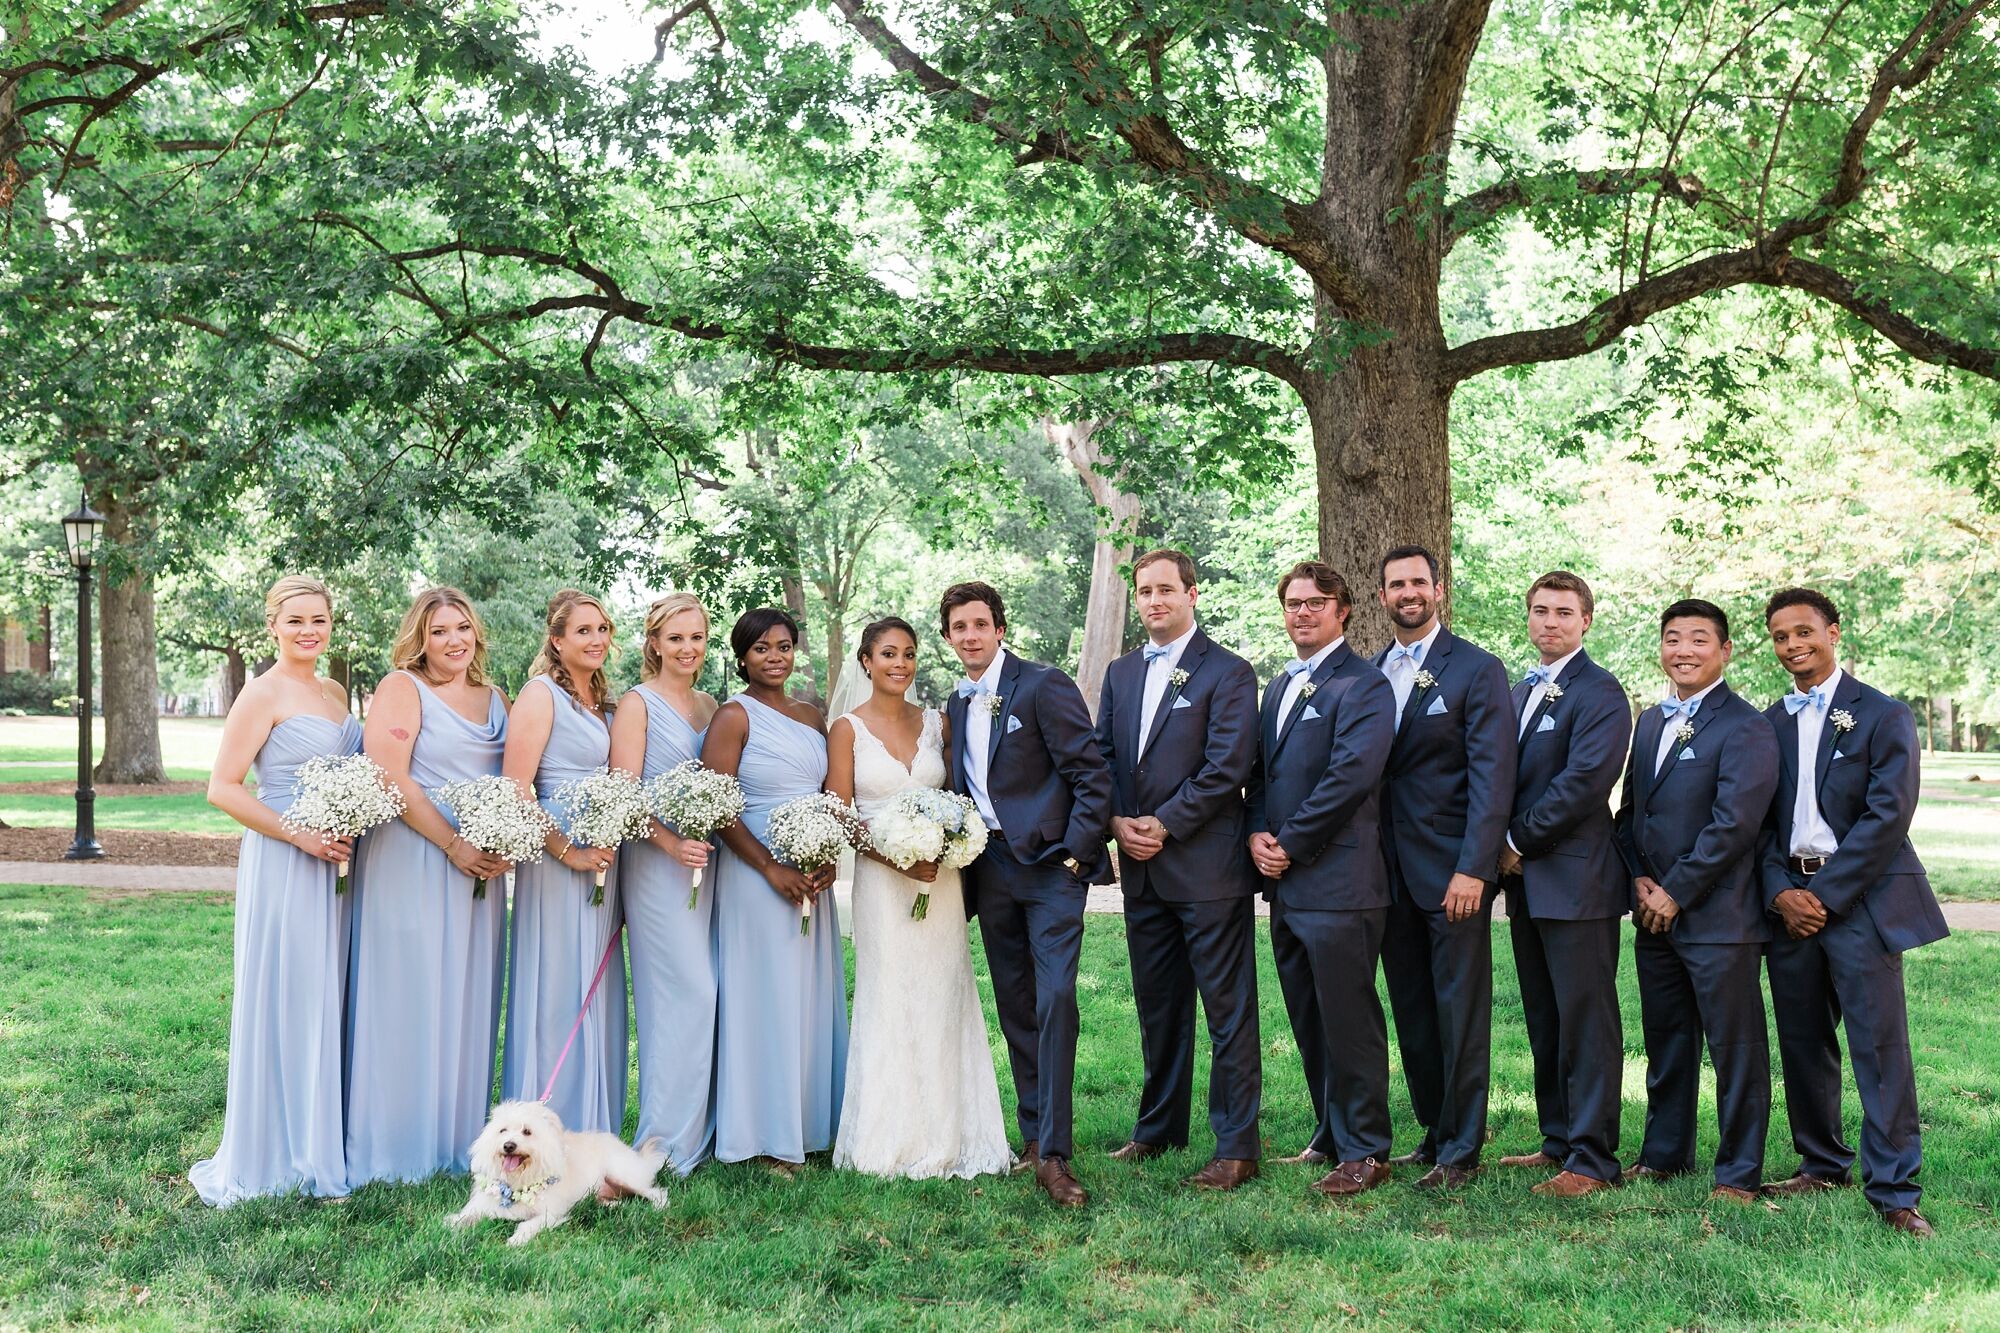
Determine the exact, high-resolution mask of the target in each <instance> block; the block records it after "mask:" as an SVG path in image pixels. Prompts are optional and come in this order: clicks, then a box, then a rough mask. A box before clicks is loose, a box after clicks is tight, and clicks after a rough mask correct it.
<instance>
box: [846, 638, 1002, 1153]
mask: <svg viewBox="0 0 2000 1333" xmlns="http://www.w3.org/2000/svg"><path fill="white" fill-rule="evenodd" d="M861 644H862V646H861V652H860V654H859V656H860V660H861V664H862V666H863V668H864V669H865V670H867V671H868V672H869V675H870V677H871V679H872V680H873V682H874V693H873V695H872V696H871V697H870V698H869V699H868V700H867V701H866V702H864V703H863V704H862V705H861V706H860V707H859V708H857V709H856V710H854V711H853V712H851V713H847V714H844V715H842V716H841V717H840V718H839V719H838V720H836V721H835V722H834V724H833V727H832V729H831V730H830V731H829V733H828V736H827V749H828V766H827V784H826V785H827V789H828V790H829V791H832V792H834V793H836V794H838V795H841V796H850V797H852V798H853V800H854V801H855V803H856V805H857V806H859V808H860V810H861V816H862V818H863V819H868V818H871V817H872V816H873V815H874V814H875V813H876V812H879V811H880V810H882V809H883V807H884V806H885V805H886V804H887V803H888V801H889V800H890V799H891V798H893V797H894V796H895V795H896V794H897V793H898V792H900V791H903V790H904V789H906V788H909V787H919V786H921V787H942V786H943V785H944V782H945V761H944V755H945V749H944V746H945V737H944V717H943V715H942V714H941V713H939V712H938V711H937V710H936V709H930V708H926V709H922V710H919V709H917V708H916V707H914V706H912V705H910V704H907V703H905V702H904V701H903V697H902V696H903V695H904V693H905V692H906V691H907V690H908V689H909V687H910V682H911V680H913V679H914V678H915V673H916V657H917V641H916V636H915V633H914V632H913V631H912V630H911V629H910V627H909V626H908V625H907V624H906V623H905V622H903V621H901V620H895V619H893V618H892V619H890V620H887V621H877V622H876V623H875V624H872V625H870V626H869V627H868V629H867V630H865V631H864V632H863V634H862V639H861ZM871 717H872V718H874V719H875V723H874V726H873V727H872V728H871V726H870V724H869V722H868V720H867V719H868V718H871ZM912 733H914V737H913V736H912ZM912 739H914V741H915V745H914V752H913V753H912V752H911V751H912V747H911V741H912ZM892 746H894V747H896V750H895V751H892V749H891V747H892ZM896 751H901V752H903V753H909V754H910V758H909V759H908V760H907V761H905V760H903V759H901V758H899V757H898V754H897V752H896ZM931 868H934V867H912V869H913V870H923V869H931ZM935 869H936V879H935V881H934V882H931V883H928V884H926V883H922V882H920V881H919V880H917V879H913V878H911V876H909V875H906V874H904V873H902V872H901V871H899V870H897V869H896V868H895V867H894V866H891V865H888V864H886V863H885V862H882V861H878V860H876V859H875V858H874V857H873V856H867V855H863V856H859V857H857V858H856V859H855V865H854V904H853V912H852V919H853V925H854V1018H853V1021H852V1023H851V1025H850V1029H849V1036H848V1047H847V1090H846V1094H845V1098H844V1100H843V1102H842V1104H841V1111H840V1130H839V1133H838V1134H837V1135H836V1137H835V1141H834V1149H833V1164H834V1165H835V1166H839V1167H848V1168H851V1169H853V1170H856V1171H865V1172H867V1173H868V1174H870V1175H876V1176H904V1177H908V1178H912V1179H925V1178H930V1177H937V1176H953V1177H958V1178H960V1179H969V1178H971V1177H973V1176H978V1175H987V1174H992V1173H1004V1172H1006V1171H1007V1170H1008V1168H1009V1167H1010V1165H1011V1164H1012V1161H1013V1154H1012V1153H1011V1151H1010V1150H1009V1148H1008V1146H1007V1131H1006V1127H1005V1125H1004V1124H1003V1122H1002V1121H1001V1118H1000V1088H999V1083H998V1081H997V1080H996V1078H995V1076H994V1072H993V1053H992V1049H991V1048H990V1047H989V1046H988V1044H987V1038H986V1017H985V1014H984V1012H983V1011H982V1010H981V1008H980V1004H979V990H978V986H977V985H976V983H975V982H974V980H973V976H972V957H971V954H970V953H969V952H968V950H967V947H966V938H965V898H964V895H963V894H962V893H961V891H960V889H959V881H958V872H957V871H956V870H946V869H942V868H935ZM924 891H928V892H929V893H930V909H929V912H928V914H927V915H926V916H925V918H924V919H923V920H921V921H916V920H912V919H911V917H910V908H911V905H912V904H913V903H914V902H915V900H916V896H917V894H918V893H920V892H924Z"/></svg>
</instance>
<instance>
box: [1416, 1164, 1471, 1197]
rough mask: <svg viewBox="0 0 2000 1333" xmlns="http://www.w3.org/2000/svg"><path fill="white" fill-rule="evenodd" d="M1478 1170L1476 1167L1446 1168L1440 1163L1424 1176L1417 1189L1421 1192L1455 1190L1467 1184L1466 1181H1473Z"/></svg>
mask: <svg viewBox="0 0 2000 1333" xmlns="http://www.w3.org/2000/svg"><path fill="white" fill-rule="evenodd" d="M1477 1169H1478V1168H1476V1167H1465V1166H1446V1165H1445V1164H1444V1163H1442V1162H1440V1163H1438V1164H1437V1165H1436V1166H1434V1167H1432V1168H1431V1169H1430V1170H1429V1171H1428V1172H1426V1173H1425V1174H1424V1178H1423V1179H1422V1180H1419V1181H1418V1182H1417V1188H1418V1189H1420V1190H1455V1189H1457V1188H1458V1187H1459V1186H1461V1185H1463V1184H1465V1182H1466V1181H1468V1180H1471V1179H1472V1176H1473V1172H1474V1171H1476V1170H1477Z"/></svg>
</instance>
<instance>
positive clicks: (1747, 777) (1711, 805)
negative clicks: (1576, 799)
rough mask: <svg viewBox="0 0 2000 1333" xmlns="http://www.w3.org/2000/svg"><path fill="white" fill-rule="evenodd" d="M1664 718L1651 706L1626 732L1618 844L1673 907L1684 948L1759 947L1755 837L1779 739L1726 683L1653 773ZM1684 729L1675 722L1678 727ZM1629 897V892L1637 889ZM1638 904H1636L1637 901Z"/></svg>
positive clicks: (1765, 921) (1766, 923) (1764, 933)
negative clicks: (1629, 748)
mask: <svg viewBox="0 0 2000 1333" xmlns="http://www.w3.org/2000/svg"><path fill="white" fill-rule="evenodd" d="M1665 725H1666V715H1665V714H1663V713H1661V712H1660V710H1659V709H1658V708H1648V709H1647V710H1646V711H1645V712H1644V713H1642V714H1640V716H1639V725H1638V728H1637V729H1636V731H1635V733H1634V735H1633V737H1632V758H1631V761H1630V762H1629V763H1627V764H1626V766H1625V790H1624V794H1623V796H1622V797H1621V798H1620V801H1619V807H1618V850H1619V853H1620V854H1621V855H1622V856H1624V858H1625V865H1626V869H1627V870H1628V871H1630V872H1631V874H1632V875H1633V876H1635V877H1636V876H1639V875H1648V876H1651V877H1652V879H1653V880H1654V881H1655V882H1656V883H1658V884H1659V886H1660V887H1661V888H1663V889H1665V890H1666V891H1667V896H1668V897H1670V898H1672V899H1673V900H1674V901H1675V902H1676V903H1678V904H1680V909H1681V911H1680V915H1679V916H1678V917H1677V918H1675V920H1674V924H1673V930H1672V934H1673V937H1674V938H1675V939H1677V940H1681V941H1684V942H1686V943H1688V944H1761V943H1765V942H1767V941H1769V940H1770V938H1771V924H1770V918H1769V917H1767V916H1765V915H1764V898H1763V895H1762V893H1760V892H1759V891H1758V887H1757V851H1758V840H1759V838H1760V837H1761V835H1762V832H1763V828H1764V818H1765V816H1766V815H1767V814H1769V813H1770V809H1771V795H1772V793H1773V792H1775V791H1776V790H1777V789H1778V737H1777V733H1776V732H1774V731H1772V730H1771V724H1770V723H1769V722H1767V721H1765V719H1764V715H1763V714H1762V713H1759V712H1758V711H1757V710H1756V709H1755V708H1752V707H1751V706H1750V705H1749V703H1747V702H1746V701H1745V700H1744V699H1743V698H1742V697H1741V696H1739V695H1738V694H1736V692H1735V691H1733V690H1731V689H1730V688H1729V682H1727V681H1723V682H1721V683H1720V684H1718V685H1717V686H1716V687H1715V689H1714V690H1712V691H1711V692H1710V693H1709V695H1708V697H1707V698H1705V699H1703V700H1702V703H1701V711H1700V712H1698V713H1696V714H1695V716H1694V721H1693V722H1691V723H1687V724H1686V725H1688V726H1690V727H1691V728H1692V729H1693V732H1694V734H1693V735H1692V736H1691V737H1689V738H1688V739H1687V740H1685V741H1679V742H1676V744H1675V748H1674V752H1673V753H1672V754H1669V755H1668V756H1667V762H1666V764H1665V766H1664V767H1663V768H1661V770H1660V773H1659V776H1658V777H1657V778H1656V777H1655V776H1654V775H1653V758H1654V756H1655V755H1656V754H1658V752H1659V744H1660V732H1661V730H1662V728H1663V727H1664V726H1665ZM1681 725H1683V720H1682V719H1681V718H1678V717H1677V718H1675V719H1674V726H1675V727H1676V728H1678V727H1680V726H1681ZM1634 894H1635V898H1636V889H1635V890H1634ZM1635 905H1636V903H1635Z"/></svg>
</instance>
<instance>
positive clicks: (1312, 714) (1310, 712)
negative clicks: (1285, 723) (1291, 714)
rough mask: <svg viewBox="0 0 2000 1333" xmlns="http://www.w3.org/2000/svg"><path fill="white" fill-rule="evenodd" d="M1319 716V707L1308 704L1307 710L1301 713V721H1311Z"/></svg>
mask: <svg viewBox="0 0 2000 1333" xmlns="http://www.w3.org/2000/svg"><path fill="white" fill-rule="evenodd" d="M1318 716H1319V709H1317V708H1314V707H1313V706H1312V705H1311V704H1307V705H1306V711H1305V712H1303V713H1300V714H1299V721H1301V722H1310V721H1312V720H1313V719H1314V718H1316V717H1318Z"/></svg>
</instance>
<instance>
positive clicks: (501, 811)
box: [431, 773, 556, 898]
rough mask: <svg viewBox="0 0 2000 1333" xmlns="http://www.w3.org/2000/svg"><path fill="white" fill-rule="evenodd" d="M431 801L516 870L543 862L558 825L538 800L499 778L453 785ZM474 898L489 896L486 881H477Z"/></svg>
mask: <svg viewBox="0 0 2000 1333" xmlns="http://www.w3.org/2000/svg"><path fill="white" fill-rule="evenodd" d="M431 799H432V800H434V801H436V802H437V803H438V804H439V805H441V806H443V807H444V808H445V809H447V810H449V811H451V814H452V818H453V819H455V820H456V821H457V822H458V836H459V837H461V838H463V839H465V840H466V841H467V842H468V843H471V844H472V845H473V846H474V847H476V848H477V849H479V850H480V851H482V852H485V853H486V854H487V855H488V856H497V857H499V858H500V859H502V860H503V861H512V862H513V863H514V864H515V865H529V864H532V863H534V862H536V861H539V860H541V859H542V844H543V842H544V841H545V840H546V839H547V838H548V836H549V834H550V833H551V832H553V831H554V830H555V826H556V821H555V820H553V819H550V818H549V816H548V812H547V811H545V810H543V809H542V807H541V806H540V805H539V804H537V803H536V802H534V801H531V800H529V799H528V798H527V797H525V796H523V795H521V789H520V788H519V787H518V786H516V785H515V784H514V780H513V779H512V778H503V777H501V776H500V775H499V774H498V773H494V774H490V775H488V776H487V777H483V778H468V779H466V780H465V781H463V782H448V783H446V784H445V785H444V786H442V787H439V788H437V789H436V790H434V791H432V792H431ZM472 896H473V897H475V898H484V897H485V896H486V881H485V880H483V879H477V878H475V879H474V880H473V881H472Z"/></svg>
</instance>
